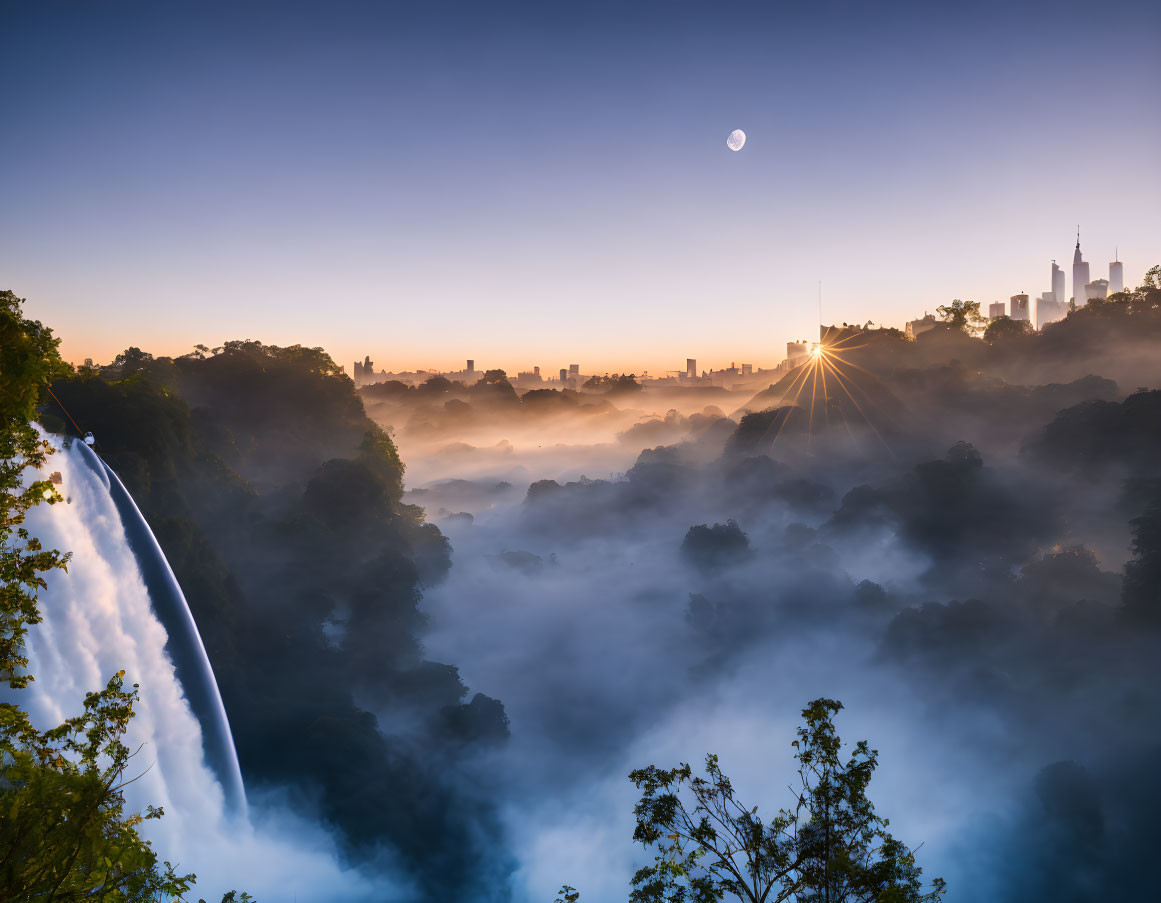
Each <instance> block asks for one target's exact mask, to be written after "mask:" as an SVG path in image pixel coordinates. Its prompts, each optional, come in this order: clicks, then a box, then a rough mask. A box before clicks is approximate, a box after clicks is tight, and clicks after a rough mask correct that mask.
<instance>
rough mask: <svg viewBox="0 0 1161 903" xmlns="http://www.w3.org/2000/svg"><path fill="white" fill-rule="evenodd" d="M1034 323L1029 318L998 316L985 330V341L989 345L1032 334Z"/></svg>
mask: <svg viewBox="0 0 1161 903" xmlns="http://www.w3.org/2000/svg"><path fill="white" fill-rule="evenodd" d="M1032 333H1033V330H1032V324H1031V323H1030V322H1028V321H1027V320H1013V319H1012V318H1011V317H1008V316H1003V317H996V319H994V320H992V322H991V323H989V324H988V327H987V329H985V330H984V341H985V342H987V343H988V344H989V345H994V344H995V343H996V342H1006V341H1010V340H1012V339H1018V338H1022V337H1023V336H1029V335H1032Z"/></svg>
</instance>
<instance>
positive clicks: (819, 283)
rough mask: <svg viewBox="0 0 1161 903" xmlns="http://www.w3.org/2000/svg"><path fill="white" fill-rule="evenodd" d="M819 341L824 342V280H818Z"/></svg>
mask: <svg viewBox="0 0 1161 903" xmlns="http://www.w3.org/2000/svg"><path fill="white" fill-rule="evenodd" d="M818 341H819V342H820V343H821V342H822V280H821V279H819V280H818Z"/></svg>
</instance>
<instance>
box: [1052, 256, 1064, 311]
mask: <svg viewBox="0 0 1161 903" xmlns="http://www.w3.org/2000/svg"><path fill="white" fill-rule="evenodd" d="M1067 291H1068V290H1067V289H1066V288H1065V285H1064V270H1062V269H1061V268H1060V267H1058V266H1057V265H1056V261H1055V260H1054V261H1052V294H1053V296H1054V298H1053V300H1054V301H1056V302H1058V303H1060V304H1065V303H1067V302H1068V295H1067V294H1065V292H1067Z"/></svg>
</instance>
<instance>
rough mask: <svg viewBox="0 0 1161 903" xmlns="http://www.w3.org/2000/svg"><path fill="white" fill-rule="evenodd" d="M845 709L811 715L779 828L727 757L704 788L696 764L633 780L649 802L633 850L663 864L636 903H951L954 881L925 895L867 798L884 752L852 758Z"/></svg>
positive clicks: (907, 853) (709, 764)
mask: <svg viewBox="0 0 1161 903" xmlns="http://www.w3.org/2000/svg"><path fill="white" fill-rule="evenodd" d="M841 708H842V703H840V702H837V701H835V700H833V699H816V700H814V701H813V702H811V703H810V704H809V705H808V706H807V707H806V708H805V709H803V711H802V717H803V720H804V721H805V724H804V726H802V727H800V728H799V729H798V732H797V733H798V739H797V740H795V741H794V742H793V744H792V746H793V747H794V749H795V753H794V757H795V759H797V761H798V782H797V784H798V786H797V787H796V788H793V790H794V794H795V800H794V804H793V805H792V806H791V807H790V808H788V809H781V810H779V811H778V812H777V814H775V815H774V816H773V818H771V819H770V821H769V822H764V821H763V820H762V818H761V817H760V816H759V815H758V807H757V806H749V805H744V804H743V803H742V802H741V801H740V800H739V799H738V797H737V794H736V793H735V790H734V787H733V784H732V783H731V782H730V779H729V778H728V777H726V775H725V774H724V773H723V772H722V770H721V767H720V765H719V764H718V758H717V756H714V755H708V756H706V776H705V777H704V778H703V777H700V776H695V775H694V774H693V771H692V769H691V768H690V766H689V765H688V764H682V765H680V766H679V767H678V768H675V769H671V770H665V769H659V768H656V767H655V766H652V765H651V766H649V767H648V768H643V769H639V770H637V771H634V772H633V773H632V774H630V775H629V779H630V780H631V781H633V783H634V784H635V785H636V786H637V788H638V789H639V790H641V791H642V794H641V799H640V801H639V802H638V803H637V805H636V807H635V809H634V814H635V816H636V818H637V827H636V829H635V830H634V832H633V839H634V840H636V841H638V842H640V843H642V844H643V845H645V846H646V847H656V849H657V855H656V857H655V859H654V863H653V865H650V866H646V867H645V868H642V869H640V870H639V871H638V872H637V874H636V875H635V876H634V878H633V890H632V893H631V894H630V897H629V899H630V901H631V903H687V901H688V903H710V901H720V900H722V899H723V898H724V897H725V896H726V895H731V896H733V897H736V898H738V899H739V900H742V901H746V903H780V901H787V900H794V901H795V903H799V901H801V903H807V901H810V903H823V901H825V903H924V901H927V903H936V901H938V900H940V899H941V898H942V896H943V892H944V888H945V884H944V881H943V880H942V879H940V878H937V879H935V880H934V881H933V882H932V883H931V885H930V889H928V890H925V889H924V886H923V883H922V881H921V876H922V869H920V868H919V866H918V865H916V864H915V857H914V855H913V853H912V851H911V850H909V849H908V848H907V847H906V846H905V845H904V844H903V843H901V842H900V841H898V840H896V839H895V838H894V837H892V836H891V835H890V834H889V833H888V832H887V830H886V827H887V821H886V820H885V819H882V818H880V817H879V816H878V815H876V814H875V810H874V807H873V805H872V804H871V801H870V800H869V799H868V798H867V795H866V791H867V785H868V784H869V783H870V780H871V776H872V775H873V774H874V771H875V767H876V765H877V764H878V752H877V751H875V750H873V749H869V748H868V747H867V743H866V741H860V742H859V743H858V744H856V746H855V748H854V750H853V752H852V753H851V755H850V757H849V758H848V759H847V760H846V761H843V759H842V758H841V756H840V753H841V748H842V741H841V740H840V739H839V737H838V734H837V732H836V731H835V727H834V715H835V714H836V713H837V712H838V711H839V710H840V709H841Z"/></svg>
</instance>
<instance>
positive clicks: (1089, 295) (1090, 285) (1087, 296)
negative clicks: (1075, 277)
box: [1084, 279, 1109, 302]
mask: <svg viewBox="0 0 1161 903" xmlns="http://www.w3.org/2000/svg"><path fill="white" fill-rule="evenodd" d="M1108 296H1109V280H1107V279H1094V280H1093V281H1092V282H1086V283H1085V285H1084V300H1085V301H1086V302H1088V301H1103V300H1104V299H1105V298H1107V297H1108Z"/></svg>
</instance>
